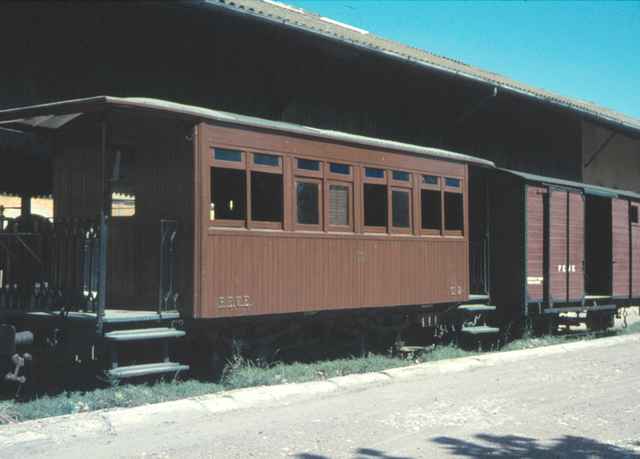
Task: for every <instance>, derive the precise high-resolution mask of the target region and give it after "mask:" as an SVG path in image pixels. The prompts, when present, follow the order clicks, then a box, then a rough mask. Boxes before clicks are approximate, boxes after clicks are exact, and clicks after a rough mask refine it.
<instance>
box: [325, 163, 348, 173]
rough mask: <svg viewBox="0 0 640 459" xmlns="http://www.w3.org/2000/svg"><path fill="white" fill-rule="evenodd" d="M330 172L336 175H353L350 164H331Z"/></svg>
mask: <svg viewBox="0 0 640 459" xmlns="http://www.w3.org/2000/svg"><path fill="white" fill-rule="evenodd" d="M329 170H330V171H331V172H333V173H334V174H345V175H349V174H350V173H351V166H349V165H348V164H339V163H331V164H329Z"/></svg>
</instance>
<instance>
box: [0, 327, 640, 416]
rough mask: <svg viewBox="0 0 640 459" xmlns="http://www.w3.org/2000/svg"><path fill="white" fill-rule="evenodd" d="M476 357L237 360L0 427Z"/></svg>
mask: <svg viewBox="0 0 640 459" xmlns="http://www.w3.org/2000/svg"><path fill="white" fill-rule="evenodd" d="M630 333H640V322H636V323H633V324H631V325H629V327H627V328H625V329H621V330H617V331H616V332H615V334H622V335H626V334H630ZM595 337H597V336H596V335H582V336H581V337H580V338H579V339H592V338H595ZM566 342H567V337H564V336H542V337H525V338H522V339H519V340H515V341H512V342H510V343H508V344H507V345H505V346H504V347H502V349H500V350H499V351H498V352H502V351H512V350H518V349H531V348H535V347H541V346H550V345H553V344H560V343H566ZM477 353H478V352H470V351H465V350H462V349H460V348H458V347H455V346H452V345H448V346H439V347H436V348H435V349H433V350H432V351H430V352H424V353H417V354H415V355H410V356H407V357H405V358H400V357H391V356H386V355H376V354H370V355H368V356H366V357H352V358H342V359H336V360H326V361H319V362H314V363H281V362H277V363H274V364H264V363H256V362H252V361H248V360H245V359H243V358H241V357H236V358H234V359H233V360H232V361H231V362H230V363H229V364H228V366H227V368H226V369H225V372H224V374H223V377H222V379H221V381H220V383H212V382H202V381H196V380H187V381H177V382H166V381H160V382H156V383H154V384H146V385H134V384H123V385H115V386H113V387H108V388H104V389H95V390H91V391H75V392H65V393H62V394H59V395H55V396H43V397H40V398H37V399H34V400H30V401H27V402H14V401H0V424H6V423H12V422H19V421H27V420H31V419H39V418H44V417H49V416H59V415H64V414H72V413H79V412H85V411H94V410H100V409H106V408H117V407H134V406H140V405H146V404H150V403H160V402H166V401H171V400H178V399H182V398H187V397H195V396H199V395H206V394H212V393H216V392H220V391H223V390H231V389H239V388H243V387H253V386H263V385H274V384H286V383H298V382H307V381H317V380H323V379H328V378H333V377H336V376H345V375H350V374H356V373H368V372H374V371H381V370H386V369H390V368H397V367H402V366H407V365H411V364H414V363H423V362H434V361H437V360H444V359H453V358H459V357H466V356H470V355H475V354H477Z"/></svg>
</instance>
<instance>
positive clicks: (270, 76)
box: [0, 3, 615, 181]
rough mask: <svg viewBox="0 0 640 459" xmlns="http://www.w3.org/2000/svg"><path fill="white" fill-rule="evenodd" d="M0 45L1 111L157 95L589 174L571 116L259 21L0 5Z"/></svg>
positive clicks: (187, 11) (175, 12)
mask: <svg viewBox="0 0 640 459" xmlns="http://www.w3.org/2000/svg"><path fill="white" fill-rule="evenodd" d="M25 30H29V31H33V33H25ZM36 32H37V33H36ZM17 37H19V39H18V38H17ZM0 39H1V40H2V42H3V43H11V44H12V45H11V46H9V47H7V49H6V50H4V51H3V56H2V66H3V70H4V69H6V71H3V72H1V73H0V108H2V107H11V106H18V105H27V104H32V103H40V102H46V101H52V100H59V99H69V98H77V97H87V96H94V95H97V94H109V95H114V96H146V97H157V98H162V99H167V100H172V101H177V102H182V103H188V104H194V105H200V106H205V107H211V108H216V109H220V110H227V111H232V112H237V113H242V114H247V115H254V116H260V117H265V118H269V119H274V120H284V121H290V122H295V123H301V124H307V125H312V126H315V127H320V128H327V129H337V130H342V131H347V132H352V133H357V134H364V135H370V136H374V137H381V138H387V139H393V140H399V141H405V142H411V143H417V144H422V145H427V146H437V147H443V148H449V149H454V150H458V151H460V152H463V153H467V154H471V155H476V156H480V157H484V158H488V159H492V160H494V161H496V162H497V163H498V165H500V166H503V167H507V168H513V169H519V170H523V171H528V172H534V173H538V174H542V175H552V176H555V177H559V178H565V179H574V180H579V179H581V176H582V167H581V162H582V158H583V150H582V142H583V135H582V131H583V130H582V125H581V121H580V119H579V117H578V116H577V115H575V114H573V113H570V112H567V111H561V110H559V109H557V108H551V107H549V106H545V105H543V104H540V103H537V102H534V101H532V100H531V99H527V98H524V97H521V96H516V95H509V94H507V93H504V92H501V91H499V92H498V94H497V96H496V97H491V94H492V91H493V88H491V87H489V86H486V85H481V84H479V83H477V82H470V81H466V80H462V79H457V78H452V77H450V76H444V75H442V74H440V73H437V72H434V71H431V70H427V69H425V68H424V67H419V66H417V65H413V64H409V63H406V62H400V61H396V60H393V59H390V58H388V57H386V56H382V55H378V54H375V53H372V52H368V51H363V50H359V49H356V48H354V47H350V46H347V45H344V44H342V43H339V42H336V41H332V40H329V39H325V38H319V37H317V36H314V35H311V34H307V33H303V32H300V31H297V30H293V29H286V28H283V27H280V26H276V25H273V24H268V23H265V22H262V21H259V20H257V19H253V18H250V17H243V16H239V15H232V14H230V13H227V12H222V11H216V10H214V9H211V8H207V9H203V8H192V7H185V6H181V5H176V4H169V3H167V4H153V5H145V6H139V5H138V6H136V7H130V6H126V5H120V4H109V5H108V6H102V5H98V4H92V3H90V4H73V5H70V4H54V5H53V6H49V5H39V6H38V7H37V8H25V7H21V6H20V5H19V4H11V3H9V4H3V5H2V6H0ZM589 135H591V134H589ZM594 135H595V134H594ZM0 137H1V133H0ZM1 144H2V139H1V138H0V145H1ZM597 169H604V171H603V172H598V171H596V170H597ZM608 170H609V165H608V164H607V163H605V162H599V163H598V164H596V165H594V166H593V167H592V168H591V170H590V171H589V173H593V174H596V173H597V174H602V176H603V178H602V180H603V181H606V180H605V178H607V177H610V175H612V174H613V175H615V173H610V172H609V171H608ZM608 174H609V175H608Z"/></svg>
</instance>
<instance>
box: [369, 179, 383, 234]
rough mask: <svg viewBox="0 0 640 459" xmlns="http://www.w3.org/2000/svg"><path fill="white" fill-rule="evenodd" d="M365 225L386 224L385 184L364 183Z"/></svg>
mask: <svg viewBox="0 0 640 459" xmlns="http://www.w3.org/2000/svg"><path fill="white" fill-rule="evenodd" d="M364 224H365V226H383V227H386V226H387V186H386V185H377V184H374V183H365V184H364Z"/></svg>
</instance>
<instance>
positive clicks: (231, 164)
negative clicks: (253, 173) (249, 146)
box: [209, 145, 247, 169]
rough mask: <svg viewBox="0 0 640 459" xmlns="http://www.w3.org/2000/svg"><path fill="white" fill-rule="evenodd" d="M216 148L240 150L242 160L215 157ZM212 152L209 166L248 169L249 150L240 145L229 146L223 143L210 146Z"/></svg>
mask: <svg viewBox="0 0 640 459" xmlns="http://www.w3.org/2000/svg"><path fill="white" fill-rule="evenodd" d="M216 148H220V149H224V150H235V151H239V152H240V155H241V160H240V161H225V160H223V159H215V156H214V155H215V152H214V151H213V150H215V149H216ZM209 149H210V151H211V154H210V155H209V167H219V168H223V169H246V168H247V152H246V151H245V150H243V149H241V148H238V147H227V146H223V145H212V146H211V147H210V148H209Z"/></svg>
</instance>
